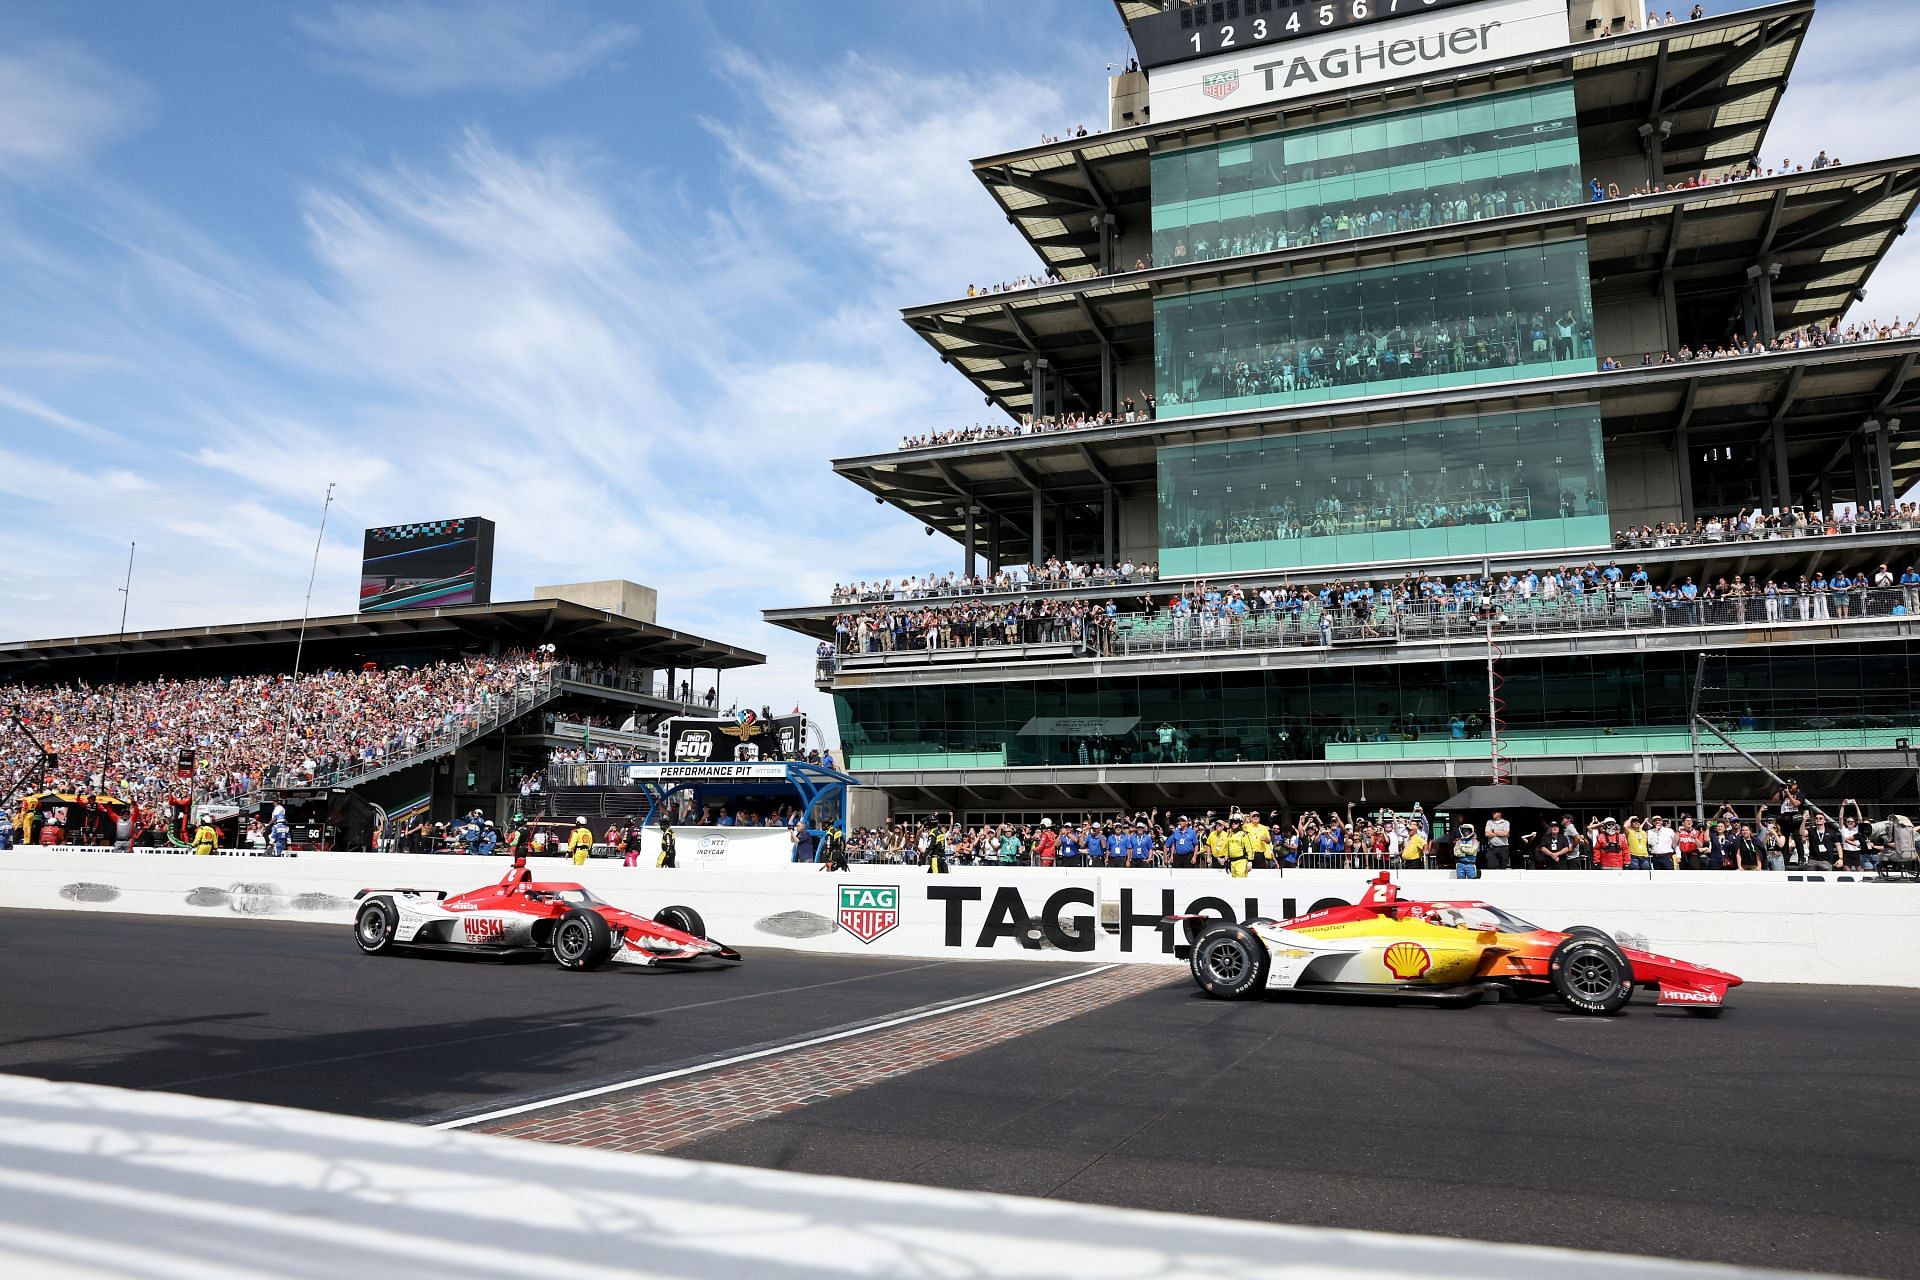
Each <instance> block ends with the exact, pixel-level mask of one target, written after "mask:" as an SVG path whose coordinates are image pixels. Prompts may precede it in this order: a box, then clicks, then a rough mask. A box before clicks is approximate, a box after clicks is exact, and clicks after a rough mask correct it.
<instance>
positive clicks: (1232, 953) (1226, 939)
mask: <svg viewBox="0 0 1920 1280" xmlns="http://www.w3.org/2000/svg"><path fill="white" fill-rule="evenodd" d="M1272 960H1273V957H1271V956H1269V955H1268V954H1267V948H1266V944H1265V943H1263V942H1261V941H1260V939H1259V938H1258V937H1256V936H1255V935H1254V932H1253V930H1251V929H1249V928H1247V927H1246V926H1245V925H1239V924H1216V925H1213V926H1211V927H1209V928H1208V929H1207V931H1206V932H1204V933H1202V934H1201V935H1200V936H1199V937H1198V938H1195V939H1194V942H1193V954H1192V955H1191V956H1189V957H1188V960H1187V964H1188V966H1189V968H1191V969H1192V971H1193V980H1194V982H1195V984H1196V985H1198V986H1199V988H1200V989H1201V990H1202V991H1204V992H1206V993H1207V994H1208V995H1210V996H1212V997H1213V998H1214V999H1216V1000H1249V999H1252V998H1253V997H1255V996H1258V995H1260V994H1261V993H1262V992H1264V991H1265V990H1266V988H1267V967H1268V965H1269V964H1271V963H1272Z"/></svg>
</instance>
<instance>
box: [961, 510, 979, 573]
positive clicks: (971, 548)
mask: <svg viewBox="0 0 1920 1280" xmlns="http://www.w3.org/2000/svg"><path fill="white" fill-rule="evenodd" d="M979 510H980V508H978V507H976V506H974V505H973V504H972V503H968V504H967V532H966V540H965V541H964V542H962V543H961V544H960V545H961V547H962V548H963V550H964V554H965V559H963V560H962V561H961V562H960V573H961V576H962V577H967V578H971V577H973V576H974V563H975V552H976V544H975V541H974V517H975V515H976V513H977V512H978V511H979Z"/></svg>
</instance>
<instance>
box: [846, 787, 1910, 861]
mask: <svg viewBox="0 0 1920 1280" xmlns="http://www.w3.org/2000/svg"><path fill="white" fill-rule="evenodd" d="M1272 817H1273V821H1272V822H1271V823H1270V824H1269V823H1268V822H1267V821H1265V820H1264V818H1263V816H1262V814H1261V813H1260V812H1259V811H1258V810H1249V811H1245V812H1243V811H1242V810H1240V809H1239V808H1237V807H1235V808H1232V809H1230V810H1228V811H1226V812H1225V813H1220V812H1216V811H1213V810H1209V811H1207V812H1206V813H1204V814H1202V815H1201V816H1200V817H1198V818H1194V817H1192V816H1191V815H1187V814H1181V815H1178V816H1175V815H1173V814H1163V813H1162V812H1161V811H1160V810H1158V809H1154V810H1151V811H1144V812H1138V813H1134V814H1131V815H1128V814H1113V815H1102V816H1094V815H1091V814H1083V815H1080V816H1078V817H1068V816H1062V817H1061V818H1059V819H1055V818H1041V819H1040V820H1039V821H1037V822H1002V823H998V824H977V825H972V826H968V825H964V824H956V823H953V822H952V821H951V820H950V819H948V818H946V817H945V816H939V817H936V818H934V819H932V820H930V821H906V822H891V823H888V824H887V825H886V826H885V827H882V828H862V829H860V830H858V831H855V832H854V833H853V834H852V836H851V837H850V838H849V840H848V848H849V851H850V852H851V854H852V857H853V858H854V860H856V861H861V862H887V863H906V864H920V865H925V864H926V863H927V862H928V860H929V858H930V856H934V855H939V854H944V856H945V858H946V859H947V860H948V861H949V862H952V863H954V864H957V865H962V866H977V865H1002V866H1004V865H1014V866H1041V867H1067V868H1082V867H1091V868H1103V869H1107V868H1111V869H1116V870H1118V869H1142V870H1144V869H1152V868H1168V867H1170V868H1176V869H1179V868H1198V869H1232V868H1233V864H1234V863H1236V862H1240V863H1243V864H1244V869H1246V870H1250V871H1261V870H1274V869H1282V868H1289V867H1297V868H1300V869H1303V870H1379V869H1396V870H1397V869H1401V868H1410V869H1412V868H1420V867H1449V866H1451V867H1455V868H1458V867H1459V865H1460V864H1462V863H1470V864H1472V865H1473V866H1474V867H1476V868H1480V869H1486V870H1504V869H1509V868H1515V867H1530V868H1534V869H1538V870H1554V869H1566V870H1600V871H1609V870H1617V871H1630V870H1631V871H1677V870H1685V871H1761V870H1772V871H1783V870H1787V869H1789V868H1793V869H1818V870H1836V869H1844V870H1857V871H1867V870H1872V869H1873V868H1874V867H1875V866H1877V865H1878V863H1879V860H1880V857H1881V855H1882V854H1883V853H1885V852H1888V851H1889V850H1891V849H1893V848H1895V847H1899V848H1901V850H1902V852H1903V854H1905V853H1908V852H1909V851H1910V850H1911V848H1912V845H1913V840H1914V831H1913V827H1912V826H1911V825H1910V824H1909V823H1907V821H1906V820H1905V819H1903V818H1889V819H1886V820H1883V821H1880V822H1870V821H1868V820H1867V819H1866V817H1865V816H1864V815H1863V814H1862V812H1861V810H1860V805H1859V803H1858V802H1857V801H1854V800H1850V799H1849V800H1845V801H1842V802H1841V803H1840V804H1839V805H1838V806H1836V807H1835V810H1834V811H1833V812H1832V813H1831V814H1829V813H1828V812H1826V811H1824V810H1821V809H1819V808H1818V807H1816V806H1814V805H1811V804H1809V803H1808V801H1807V800H1806V799H1805V798H1804V797H1802V796H1801V794H1800V791H1799V788H1798V787H1797V786H1791V787H1789V788H1787V789H1785V790H1781V791H1776V792H1775V793H1774V795H1773V796H1772V797H1771V798H1770V799H1769V801H1768V802H1767V803H1765V804H1761V805H1758V806H1755V807H1753V808H1751V809H1748V810H1744V811H1743V810H1740V809H1738V808H1736V807H1735V806H1734V805H1731V804H1723V805H1721V806H1720V807H1719V808H1718V809H1717V810H1715V811H1714V812H1713V813H1712V814H1710V815H1709V816H1708V817H1707V818H1706V819H1705V820H1704V821H1698V820H1696V819H1695V818H1694V816H1693V815H1692V814H1690V813H1684V814H1680V813H1672V814H1670V813H1657V812H1648V813H1628V814H1625V815H1621V814H1618V813H1614V812H1608V813H1590V814H1588V815H1587V816H1586V818H1585V821H1584V822H1582V821H1579V820H1576V819H1575V817H1574V815H1573V814H1571V813H1562V814H1558V815H1555V814H1552V813H1551V812H1548V813H1520V812H1515V813H1511V814H1508V813H1504V812H1499V811H1496V812H1493V813H1490V814H1482V815H1478V818H1479V821H1478V822H1477V823H1476V822H1475V821H1472V820H1466V821H1461V822H1459V823H1458V824H1456V825H1450V826H1449V825H1447V824H1441V826H1440V827H1439V828H1438V829H1439V832H1440V834H1438V835H1436V826H1435V823H1434V822H1433V820H1432V819H1431V818H1430V817H1429V816H1428V815H1427V813H1426V812H1425V811H1424V810H1423V809H1422V808H1421V806H1419V805H1418V804H1416V805H1414V806H1413V808H1412V809H1410V810H1405V811H1402V812H1391V811H1377V812H1374V813H1362V814H1356V813H1354V811H1353V810H1352V808H1351V807H1349V808H1348V809H1347V811H1346V812H1345V813H1344V814H1343V813H1341V812H1340V811H1339V810H1328V811H1326V812H1317V811H1315V812H1307V813H1302V814H1299V815H1297V816H1293V817H1292V819H1291V820H1290V821H1286V820H1283V819H1282V817H1281V815H1280V814H1279V813H1275V814H1273V815H1272Z"/></svg>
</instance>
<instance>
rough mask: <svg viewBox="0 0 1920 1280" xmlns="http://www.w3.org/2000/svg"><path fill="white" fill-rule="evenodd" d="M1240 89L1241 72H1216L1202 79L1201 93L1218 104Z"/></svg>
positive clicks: (1236, 69) (1235, 70)
mask: <svg viewBox="0 0 1920 1280" xmlns="http://www.w3.org/2000/svg"><path fill="white" fill-rule="evenodd" d="M1239 87H1240V71H1239V69H1238V68H1235V69H1234V70H1232V71H1215V72H1213V73H1212V74H1210V75H1204V76H1201V77H1200V92H1202V93H1204V94H1206V95H1207V96H1208V97H1209V98H1212V99H1214V100H1215V101H1216V102H1217V101H1219V100H1220V99H1221V98H1224V97H1226V96H1227V95H1228V94H1230V93H1232V92H1233V91H1234V90H1235V89H1238V88H1239Z"/></svg>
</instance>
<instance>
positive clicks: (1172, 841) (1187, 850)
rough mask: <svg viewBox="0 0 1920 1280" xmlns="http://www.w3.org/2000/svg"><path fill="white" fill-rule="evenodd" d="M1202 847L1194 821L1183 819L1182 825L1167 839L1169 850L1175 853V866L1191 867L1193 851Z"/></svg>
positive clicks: (1181, 820)
mask: <svg viewBox="0 0 1920 1280" xmlns="http://www.w3.org/2000/svg"><path fill="white" fill-rule="evenodd" d="M1199 847H1200V833H1199V832H1198V831H1197V830H1195V829H1194V825H1193V819H1192V818H1188V817H1184V816H1183V817H1182V818H1181V819H1180V824H1179V825H1178V826H1176V827H1175V828H1174V829H1173V834H1172V835H1170V836H1168V837H1167V848H1169V849H1170V850H1172V851H1173V865H1174V866H1176V867H1183V868H1184V867H1191V866H1192V865H1193V851H1194V850H1195V849H1197V848H1199Z"/></svg>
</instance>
